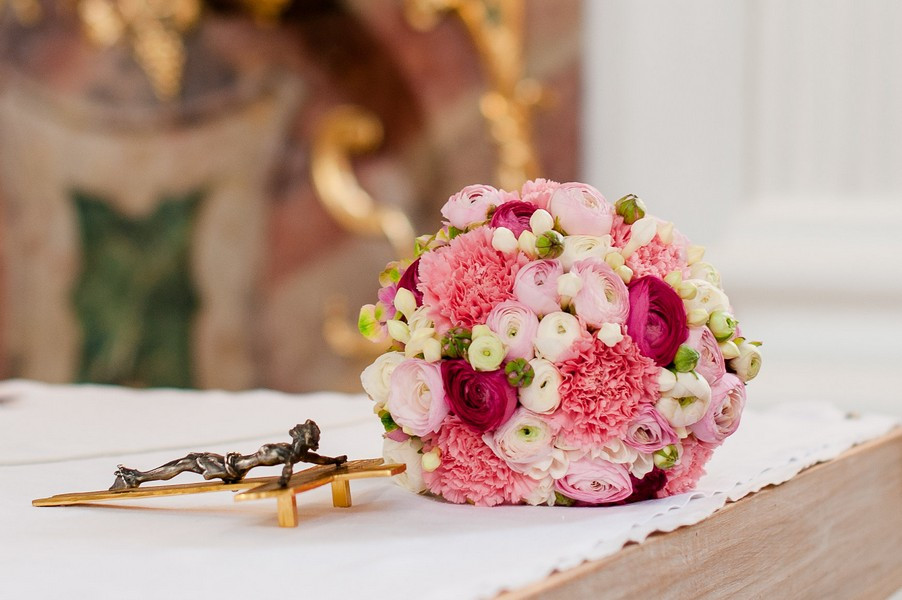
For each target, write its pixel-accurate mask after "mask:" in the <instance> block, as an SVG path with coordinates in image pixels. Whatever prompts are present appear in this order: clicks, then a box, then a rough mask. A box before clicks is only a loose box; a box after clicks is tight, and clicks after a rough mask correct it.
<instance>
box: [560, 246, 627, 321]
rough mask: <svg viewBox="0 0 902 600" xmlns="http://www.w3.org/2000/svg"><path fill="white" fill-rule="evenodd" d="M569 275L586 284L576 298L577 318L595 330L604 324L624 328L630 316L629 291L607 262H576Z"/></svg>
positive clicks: (574, 299)
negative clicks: (622, 326) (614, 324)
mask: <svg viewBox="0 0 902 600" xmlns="http://www.w3.org/2000/svg"><path fill="white" fill-rule="evenodd" d="M570 272H571V273H573V274H575V275H576V276H577V277H579V279H580V281H582V283H583V285H582V287H581V288H580V290H579V292H577V294H576V296H575V297H574V298H573V309H574V310H575V311H576V316H578V317H581V318H582V319H583V321H585V322H586V323H588V324H589V325H591V326H592V327H596V328H598V327H601V326H602V325H604V324H605V323H616V324H618V325H622V324H623V323H624V322H626V316H627V313H629V308H630V301H629V292H628V291H627V289H626V285H624V283H623V279H621V278H620V276H619V275H617V273H615V272H614V270H613V269H611V267H609V266H608V265H607V263H605V262H604V261H601V260H598V259H597V258H587V259H584V260H579V261H577V262H575V263H573V267H571V269H570Z"/></svg>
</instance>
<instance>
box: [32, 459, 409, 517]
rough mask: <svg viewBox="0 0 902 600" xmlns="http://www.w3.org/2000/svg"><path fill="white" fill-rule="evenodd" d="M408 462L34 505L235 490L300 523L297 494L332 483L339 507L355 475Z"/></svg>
mask: <svg viewBox="0 0 902 600" xmlns="http://www.w3.org/2000/svg"><path fill="white" fill-rule="evenodd" d="M405 468H406V465H402V464H384V461H383V460H382V459H381V458H371V459H367V460H353V461H351V462H347V463H345V464H343V465H341V466H339V467H336V466H334V465H324V466H317V467H311V468H309V469H304V470H303V471H299V472H297V473H295V474H294V475H292V476H291V479H290V480H289V481H288V485H287V486H286V487H281V486H279V478H278V477H254V478H250V479H243V480H241V481H239V482H237V483H223V482H221V481H204V482H201V483H182V484H176V485H153V486H147V487H143V488H142V487H138V488H131V489H124V490H105V491H100V492H75V493H70V494H57V495H55V496H51V497H49V498H38V499H36V500H32V502H31V504H32V505H33V506H72V505H75V504H87V503H91V502H102V501H104V500H134V499H136V498H150V497H156V496H179V495H183V494H201V493H205V492H234V491H240V490H244V491H241V492H240V493H238V494H236V495H235V501H236V502H240V501H244V500H258V499H261V498H275V499H276V506H277V510H278V513H277V514H278V518H279V526H280V527H297V524H298V509H297V499H296V498H295V496H296V495H297V494H300V493H302V492H306V491H308V490H312V489H314V488H318V487H320V486H323V485H326V484H327V483H331V484H332V505H333V506H338V507H348V506H351V484H350V480H351V479H367V478H370V477H391V476H393V475H398V474H400V473H403V472H404V470H405Z"/></svg>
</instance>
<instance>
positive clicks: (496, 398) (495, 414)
mask: <svg viewBox="0 0 902 600" xmlns="http://www.w3.org/2000/svg"><path fill="white" fill-rule="evenodd" d="M441 365H442V366H441V373H442V381H443V382H444V388H445V393H446V395H447V398H448V404H449V406H450V407H451V412H452V413H454V414H455V415H457V417H458V418H459V419H460V420H461V421H463V422H464V423H466V424H467V425H468V426H470V427H472V428H473V430H474V431H477V432H479V433H484V432H486V431H491V430H493V429H496V428H497V427H499V426H500V425H503V424H504V423H505V422H506V421H507V420H508V419H509V418H510V416H511V415H512V414H513V412H514V409H515V408H516V407H517V392H516V390H515V389H514V388H513V387H511V386H510V384H509V383H508V382H507V375H506V374H505V373H504V370H503V369H497V370H495V371H488V372H485V371H477V370H475V369H474V368H473V367H471V366H470V363H468V362H467V361H465V360H462V359H459V360H444V361H442V363H441ZM395 372H397V369H396V370H395ZM392 381H394V377H393V379H392Z"/></svg>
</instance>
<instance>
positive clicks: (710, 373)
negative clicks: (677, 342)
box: [683, 325, 727, 386]
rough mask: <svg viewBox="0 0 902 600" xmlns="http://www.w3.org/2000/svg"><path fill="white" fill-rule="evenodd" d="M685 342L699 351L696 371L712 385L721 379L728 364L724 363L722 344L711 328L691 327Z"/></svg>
mask: <svg viewBox="0 0 902 600" xmlns="http://www.w3.org/2000/svg"><path fill="white" fill-rule="evenodd" d="M683 343H684V344H686V345H687V346H690V347H691V348H693V349H694V350H695V351H696V352H698V364H696V366H695V372H696V373H698V374H699V375H701V376H702V377H704V378H705V380H706V381H707V382H708V383H709V384H711V385H712V386H713V385H714V384H715V383H717V382H718V381H720V378H721V377H723V375H724V373H726V372H727V366H726V364H724V359H723V354H722V353H721V352H720V346H719V345H718V344H717V340H716V339H715V338H714V334H713V333H711V330H710V329H708V328H707V327H705V326H704V325H703V326H701V327H690V328H689V337H688V338H687V339H686V341H685V342H683Z"/></svg>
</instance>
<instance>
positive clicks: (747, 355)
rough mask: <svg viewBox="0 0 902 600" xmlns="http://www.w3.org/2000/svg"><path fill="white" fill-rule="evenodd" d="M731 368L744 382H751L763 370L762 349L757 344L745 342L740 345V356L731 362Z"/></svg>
mask: <svg viewBox="0 0 902 600" xmlns="http://www.w3.org/2000/svg"><path fill="white" fill-rule="evenodd" d="M730 367H731V368H732V369H733V370H734V371H736V376H737V377H739V379H741V380H742V381H744V382H745V381H751V380H752V379H754V378H755V377H757V376H758V371H759V370H760V369H761V349H760V348H758V346H756V345H755V344H752V343H750V342H746V341H743V342H742V343H741V344H739V356H737V357H736V358H734V359H732V360H731V361H730Z"/></svg>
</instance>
